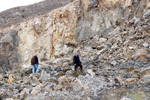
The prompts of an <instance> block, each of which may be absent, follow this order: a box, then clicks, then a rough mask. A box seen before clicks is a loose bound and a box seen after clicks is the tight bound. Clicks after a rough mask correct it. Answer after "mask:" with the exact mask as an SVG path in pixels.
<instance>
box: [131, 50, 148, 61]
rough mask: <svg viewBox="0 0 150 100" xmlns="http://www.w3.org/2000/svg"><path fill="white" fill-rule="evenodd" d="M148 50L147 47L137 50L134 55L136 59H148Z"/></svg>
mask: <svg viewBox="0 0 150 100" xmlns="http://www.w3.org/2000/svg"><path fill="white" fill-rule="evenodd" d="M147 53H148V52H147V50H146V49H138V50H136V52H135V53H134V54H133V55H132V57H133V58H135V59H136V60H139V61H141V60H146V58H147Z"/></svg>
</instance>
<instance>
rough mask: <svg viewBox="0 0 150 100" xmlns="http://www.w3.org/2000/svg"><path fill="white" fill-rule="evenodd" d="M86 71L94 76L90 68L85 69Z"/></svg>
mask: <svg viewBox="0 0 150 100" xmlns="http://www.w3.org/2000/svg"><path fill="white" fill-rule="evenodd" d="M87 73H88V74H90V75H91V76H95V73H94V72H93V71H92V70H91V69H87Z"/></svg>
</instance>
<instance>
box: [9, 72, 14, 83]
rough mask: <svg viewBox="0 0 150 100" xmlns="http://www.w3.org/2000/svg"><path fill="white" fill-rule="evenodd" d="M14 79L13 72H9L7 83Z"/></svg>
mask: <svg viewBox="0 0 150 100" xmlns="http://www.w3.org/2000/svg"><path fill="white" fill-rule="evenodd" d="M14 81H15V79H14V75H13V74H10V75H9V78H8V83H11V82H14Z"/></svg>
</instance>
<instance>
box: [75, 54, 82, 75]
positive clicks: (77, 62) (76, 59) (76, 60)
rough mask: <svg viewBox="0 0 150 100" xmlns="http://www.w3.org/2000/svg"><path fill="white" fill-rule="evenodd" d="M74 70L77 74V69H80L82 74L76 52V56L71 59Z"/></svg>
mask: <svg viewBox="0 0 150 100" xmlns="http://www.w3.org/2000/svg"><path fill="white" fill-rule="evenodd" d="M73 63H74V70H75V71H76V72H77V68H78V67H80V70H81V72H83V69H82V64H81V61H80V58H79V52H76V55H75V56H74V57H73Z"/></svg>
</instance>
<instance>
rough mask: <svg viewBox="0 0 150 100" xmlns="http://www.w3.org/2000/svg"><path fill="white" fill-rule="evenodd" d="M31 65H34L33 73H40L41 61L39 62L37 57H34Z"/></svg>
mask: <svg viewBox="0 0 150 100" xmlns="http://www.w3.org/2000/svg"><path fill="white" fill-rule="evenodd" d="M31 65H32V73H38V70H39V68H38V65H39V61H38V57H37V55H34V56H33V57H32V59H31Z"/></svg>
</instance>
